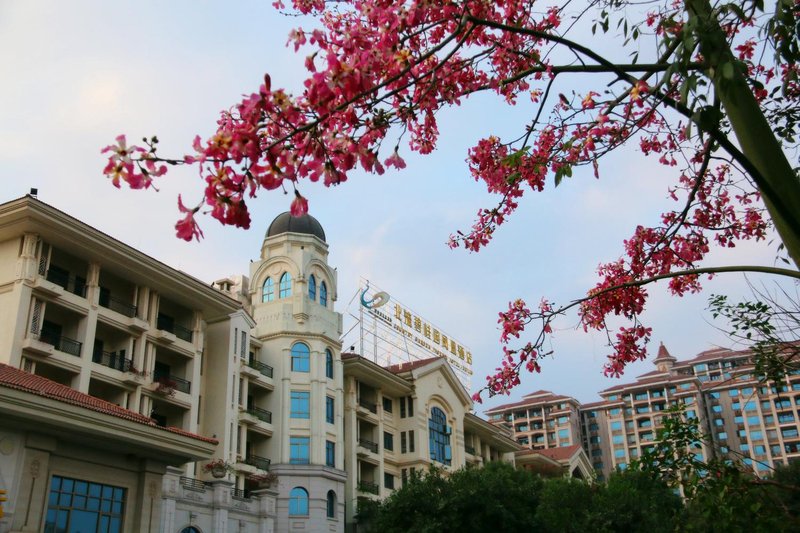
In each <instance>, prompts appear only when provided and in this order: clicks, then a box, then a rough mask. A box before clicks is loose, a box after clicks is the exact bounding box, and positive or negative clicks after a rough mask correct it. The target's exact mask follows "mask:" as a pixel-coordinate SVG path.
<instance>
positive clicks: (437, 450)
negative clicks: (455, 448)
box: [428, 407, 452, 465]
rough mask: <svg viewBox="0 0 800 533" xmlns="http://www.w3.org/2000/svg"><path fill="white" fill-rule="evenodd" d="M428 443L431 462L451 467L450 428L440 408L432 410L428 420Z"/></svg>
mask: <svg viewBox="0 0 800 533" xmlns="http://www.w3.org/2000/svg"><path fill="white" fill-rule="evenodd" d="M428 441H429V444H430V454H431V461H437V462H439V463H442V464H445V465H449V464H450V460H451V459H452V453H451V451H450V428H449V427H448V426H447V417H446V416H445V414H444V411H442V410H441V409H439V408H438V407H433V408H432V409H431V417H430V419H428Z"/></svg>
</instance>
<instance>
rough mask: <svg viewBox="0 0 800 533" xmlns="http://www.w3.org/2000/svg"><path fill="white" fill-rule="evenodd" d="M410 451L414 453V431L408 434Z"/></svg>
mask: <svg viewBox="0 0 800 533" xmlns="http://www.w3.org/2000/svg"><path fill="white" fill-rule="evenodd" d="M408 451H410V452H411V453H414V430H413V429H412V430H411V431H409V432H408Z"/></svg>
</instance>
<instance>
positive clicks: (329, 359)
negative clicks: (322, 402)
mask: <svg viewBox="0 0 800 533" xmlns="http://www.w3.org/2000/svg"><path fill="white" fill-rule="evenodd" d="M325 377H326V378H328V379H333V353H332V352H331V351H330V350H329V349H328V348H325Z"/></svg>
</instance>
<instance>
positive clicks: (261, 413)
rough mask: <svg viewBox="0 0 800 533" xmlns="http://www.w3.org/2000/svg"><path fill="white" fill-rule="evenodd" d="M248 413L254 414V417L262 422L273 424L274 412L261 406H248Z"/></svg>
mask: <svg viewBox="0 0 800 533" xmlns="http://www.w3.org/2000/svg"><path fill="white" fill-rule="evenodd" d="M247 414H249V415H253V416H254V417H256V418H258V419H259V420H261V421H262V422H266V423H267V424H272V412H271V411H267V410H266V409H261V408H260V407H248V408H247Z"/></svg>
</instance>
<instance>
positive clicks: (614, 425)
mask: <svg viewBox="0 0 800 533" xmlns="http://www.w3.org/2000/svg"><path fill="white" fill-rule="evenodd" d="M617 429H622V422H620V421H616V422H611V430H612V431H613V430H617Z"/></svg>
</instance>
